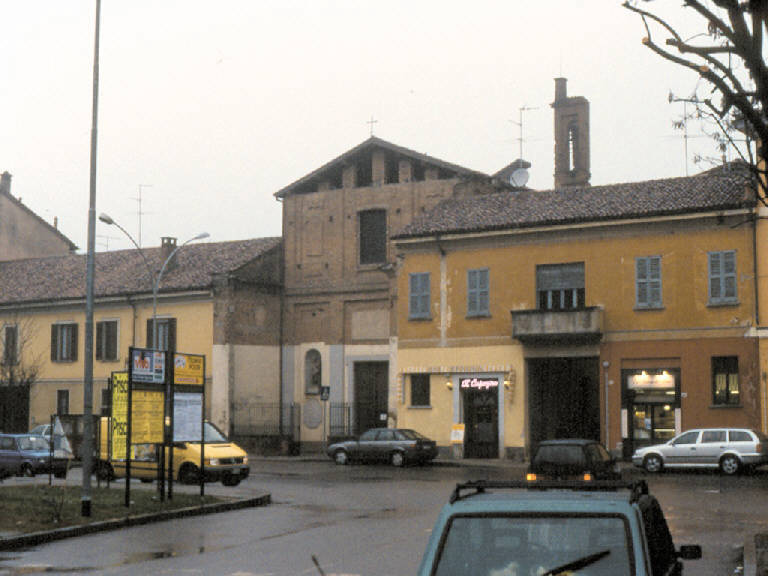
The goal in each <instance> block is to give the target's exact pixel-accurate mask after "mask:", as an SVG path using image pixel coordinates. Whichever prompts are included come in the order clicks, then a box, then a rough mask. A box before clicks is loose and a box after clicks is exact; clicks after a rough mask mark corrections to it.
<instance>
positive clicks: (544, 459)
mask: <svg viewBox="0 0 768 576" xmlns="http://www.w3.org/2000/svg"><path fill="white" fill-rule="evenodd" d="M619 478H621V475H620V473H619V467H618V464H617V462H616V459H615V458H614V457H612V456H611V455H610V454H609V453H608V450H606V449H605V447H604V446H603V445H602V444H600V442H598V441H597V440H586V439H581V438H565V439H562V440H544V441H542V442H540V443H539V445H538V446H537V448H536V452H535V453H534V455H533V458H531V463H530V465H529V466H528V475H527V479H528V480H529V481H536V480H545V479H555V480H566V479H572V480H585V481H591V480H618V479H619Z"/></svg>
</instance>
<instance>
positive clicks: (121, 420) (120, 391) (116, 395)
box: [110, 372, 128, 460]
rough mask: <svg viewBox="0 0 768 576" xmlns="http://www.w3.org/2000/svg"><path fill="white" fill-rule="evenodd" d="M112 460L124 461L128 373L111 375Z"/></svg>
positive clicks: (126, 433)
mask: <svg viewBox="0 0 768 576" xmlns="http://www.w3.org/2000/svg"><path fill="white" fill-rule="evenodd" d="M110 425H111V427H112V429H111V430H110V432H111V434H112V459H113V460H125V438H126V436H127V435H128V372H113V373H112V418H111V420H110Z"/></svg>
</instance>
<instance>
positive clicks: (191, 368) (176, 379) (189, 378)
mask: <svg viewBox="0 0 768 576" xmlns="http://www.w3.org/2000/svg"><path fill="white" fill-rule="evenodd" d="M173 383H174V384H186V385H193V386H202V385H203V384H204V383H205V356H199V355H195V354H181V353H178V352H176V353H175V354H174V355H173Z"/></svg>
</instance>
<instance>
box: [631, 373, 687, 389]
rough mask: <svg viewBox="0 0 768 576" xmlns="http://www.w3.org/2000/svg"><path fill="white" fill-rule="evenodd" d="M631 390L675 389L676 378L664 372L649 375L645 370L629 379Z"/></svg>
mask: <svg viewBox="0 0 768 576" xmlns="http://www.w3.org/2000/svg"><path fill="white" fill-rule="evenodd" d="M627 386H628V387H629V388H651V389H653V388H674V387H675V377H674V376H673V375H672V374H670V373H669V372H667V371H666V370H664V371H663V372H662V373H661V374H648V372H646V371H645V370H643V371H642V372H641V373H640V374H633V375H632V376H630V377H629V378H628V379H627Z"/></svg>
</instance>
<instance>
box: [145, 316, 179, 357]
mask: <svg viewBox="0 0 768 576" xmlns="http://www.w3.org/2000/svg"><path fill="white" fill-rule="evenodd" d="M153 338H154V332H153V330H152V318H148V319H147V348H153V349H155V350H168V351H171V352H173V351H175V350H176V318H158V319H157V344H158V345H157V346H155V344H154V341H153Z"/></svg>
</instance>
